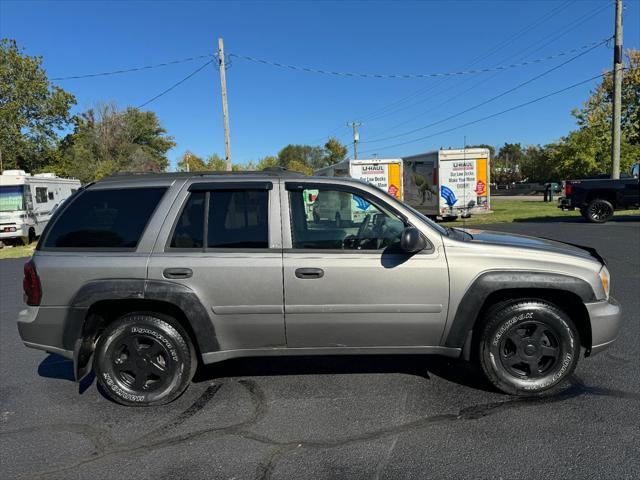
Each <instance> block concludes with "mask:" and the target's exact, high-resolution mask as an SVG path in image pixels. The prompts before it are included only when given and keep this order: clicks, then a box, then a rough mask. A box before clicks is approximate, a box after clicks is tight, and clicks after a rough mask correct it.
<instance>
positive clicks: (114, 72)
mask: <svg viewBox="0 0 640 480" xmlns="http://www.w3.org/2000/svg"><path fill="white" fill-rule="evenodd" d="M211 57H215V55H211V54H209V55H198V56H196V57H187V58H182V59H180V60H171V61H168V62H163V63H156V64H154V65H145V66H142V67H132V68H127V69H121V70H112V71H110V72H100V73H87V74H85V75H72V76H69V77H55V78H52V79H51V80H76V79H80V78H93V77H106V76H108V75H120V74H122V73H131V72H139V71H141V70H151V69H154V68H160V67H167V66H169V65H177V64H179V63H186V62H193V61H194V60H200V59H201V58H211Z"/></svg>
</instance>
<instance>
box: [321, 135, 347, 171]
mask: <svg viewBox="0 0 640 480" xmlns="http://www.w3.org/2000/svg"><path fill="white" fill-rule="evenodd" d="M324 151H325V156H324V159H323V162H322V163H323V165H321V167H325V166H328V165H333V164H334V163H339V162H341V161H343V160H344V159H345V158H347V153H348V150H347V147H346V146H345V145H343V144H342V143H341V142H340V140H338V139H337V138H335V137H331V138H329V140H327V143H325V144H324Z"/></svg>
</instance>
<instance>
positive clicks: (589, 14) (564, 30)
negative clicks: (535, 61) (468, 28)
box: [361, 5, 610, 131]
mask: <svg viewBox="0 0 640 480" xmlns="http://www.w3.org/2000/svg"><path fill="white" fill-rule="evenodd" d="M609 6H610V5H604V8H603V7H602V6H598V7H597V8H596V9H595V10H594V11H591V12H587V14H585V15H583V16H582V17H579V18H578V19H577V20H574V21H573V22H572V23H570V24H569V25H568V26H564V27H563V28H562V29H561V31H560V34H559V35H557V36H556V37H555V38H552V39H551V40H550V41H547V42H546V43H544V44H543V45H539V46H538V45H533V47H537V48H535V50H533V51H532V52H530V53H529V54H527V55H531V54H533V53H535V52H538V51H540V50H542V49H543V48H544V47H546V46H547V45H549V44H551V43H553V42H554V41H555V40H557V39H558V38H561V37H563V36H564V35H566V34H567V33H569V32H570V31H572V30H574V29H575V28H577V27H578V26H580V25H581V24H583V23H584V22H586V21H587V20H589V19H590V18H592V17H593V16H595V15H597V14H598V13H600V12H601V11H603V10H604V9H606V8H608V7H609ZM550 13H551V12H550ZM556 13H557V12H556ZM585 17H588V18H585ZM576 22H579V23H577V24H576ZM532 26H536V22H534V24H532ZM530 27H531V26H530ZM529 29H530V28H528V29H526V30H529ZM556 32H557V31H556ZM556 32H554V34H555V33H556ZM520 36H521V35H515V36H514V38H518V37H520ZM531 48H532V46H528V47H525V48H524V49H522V50H520V51H519V52H517V53H515V54H513V55H509V56H508V57H507V58H506V59H505V60H503V62H505V61H511V59H512V58H515V57H517V56H518V55H520V54H521V53H523V52H525V51H527V50H530V49H531ZM488 56H491V54H488V55H485V56H484V57H477V58H478V59H481V58H485V57H488ZM525 58H526V55H525ZM500 73H502V71H498V72H496V73H495V74H493V75H490V76H488V77H485V78H484V79H482V80H479V81H477V82H476V83H475V85H474V86H473V87H471V88H469V89H467V90H464V91H463V92H462V93H466V92H469V91H471V90H473V89H475V88H477V87H478V86H480V85H482V84H483V83H485V82H487V81H489V80H490V79H492V78H495V77H496V76H497V75H499V74H500ZM473 79H474V78H473V77H469V78H467V79H466V80H465V81H463V82H462V83H460V85H463V84H464V83H468V82H469V81H471V80H473ZM440 83H442V82H440ZM441 94H442V93H441ZM459 95H460V94H458V95H456V96H455V97H452V98H458V97H459ZM411 96H414V95H410V96H408V97H405V101H406V100H408V99H410V97H411ZM432 97H433V95H430V96H429V97H427V98H425V99H422V100H420V101H418V102H415V103H413V104H411V105H406V106H403V107H399V108H397V109H392V110H391V111H388V112H386V113H384V114H382V115H377V116H375V117H374V118H368V120H369V121H370V122H371V121H375V120H379V119H381V118H384V117H388V116H390V115H394V114H395V113H398V112H399V111H401V110H406V109H408V108H413V107H415V106H416V105H417V104H419V103H424V102H426V101H427V100H428V99H429V98H432ZM400 103H402V101H399V102H398V104H400ZM446 103H448V102H443V103H441V104H440V105H439V106H442V105H444V104H446ZM418 116H420V115H418ZM418 116H416V117H413V118H411V119H410V120H408V121H407V122H402V123H401V124H399V125H396V126H394V127H391V128H390V129H386V130H387V131H388V130H393V129H394V128H397V127H398V126H401V125H404V124H405V123H409V122H410V121H412V120H414V119H415V118H417V117H418ZM361 117H362V116H361ZM362 118H365V119H367V117H366V116H364V117H362Z"/></svg>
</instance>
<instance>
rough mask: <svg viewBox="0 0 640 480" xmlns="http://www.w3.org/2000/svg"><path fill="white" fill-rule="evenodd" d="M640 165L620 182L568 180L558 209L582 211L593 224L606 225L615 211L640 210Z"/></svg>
mask: <svg viewBox="0 0 640 480" xmlns="http://www.w3.org/2000/svg"><path fill="white" fill-rule="evenodd" d="M639 173H640V163H636V164H635V165H633V167H631V174H630V175H629V176H627V177H626V178H621V179H620V180H611V179H601V178H594V179H584V180H567V181H566V183H565V196H564V197H561V198H560V200H559V201H560V205H558V208H561V209H562V210H575V209H576V208H577V209H579V210H580V213H581V214H582V216H583V217H584V218H585V219H586V220H588V221H589V222H593V223H604V222H606V221H608V220H610V219H611V217H613V212H614V211H615V210H628V209H632V208H640V183H639V182H640V179H639V178H638V177H639V176H640V175H639Z"/></svg>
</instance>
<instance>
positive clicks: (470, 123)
mask: <svg viewBox="0 0 640 480" xmlns="http://www.w3.org/2000/svg"><path fill="white" fill-rule="evenodd" d="M609 73H610V72H605V73H601V74H600V75H596V76H595V77H591V78H588V79H587V80H583V81H581V82H578V83H574V84H573V85H569V86H568V87H565V88H562V89H560V90H556V91H555V92H551V93H548V94H546V95H543V96H542V97H538V98H535V99H533V100H529V101H528V102H525V103H521V104H519V105H515V106H513V107H510V108H507V109H506V110H502V111H500V112H497V113H493V114H491V115H487V116H485V117H481V118H477V119H475V120H472V121H470V122H467V123H463V124H461V125H457V126H455V127H451V128H447V129H446V130H441V131H439V132H436V133H432V134H430V135H425V136H423V137H419V138H414V139H413V140H407V141H406V142H402V143H396V144H394V145H387V146H384V147H380V148H372V149H369V150H365V151H363V152H361V153H369V152H378V151H380V150H388V149H389V148H396V147H401V146H403V145H409V144H411V143H415V142H419V141H421V140H425V139H427V138H432V137H436V136H438V135H442V134H444V133H449V132H452V131H454V130H459V129H460V128H464V127H468V126H470V125H473V124H475V123H480V122H484V121H485V120H489V119H491V118H494V117H497V116H499V115H503V114H505V113H509V112H512V111H514V110H517V109H519V108H522V107H526V106H528V105H531V104H533V103H536V102H539V101H542V100H545V99H547V98H549V97H553V96H554V95H558V94H560V93H563V92H566V91H567V90H571V89H572V88H575V87H579V86H580V85H584V84H585V83H589V82H591V81H593V80H597V79H598V78H602V77H604V76H605V75H608V74H609Z"/></svg>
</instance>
